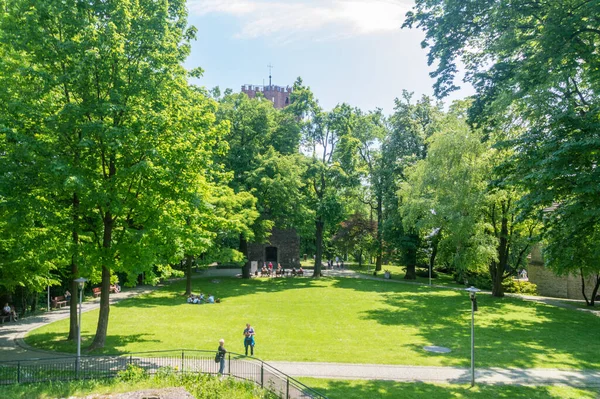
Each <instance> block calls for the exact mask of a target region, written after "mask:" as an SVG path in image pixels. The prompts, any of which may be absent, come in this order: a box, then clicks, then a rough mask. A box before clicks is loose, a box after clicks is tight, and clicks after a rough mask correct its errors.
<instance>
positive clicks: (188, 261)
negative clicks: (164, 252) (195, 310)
mask: <svg viewBox="0 0 600 399" xmlns="http://www.w3.org/2000/svg"><path fill="white" fill-rule="evenodd" d="M193 261H194V257H193V256H192V255H186V256H185V274H186V281H185V295H191V294H192V263H193Z"/></svg>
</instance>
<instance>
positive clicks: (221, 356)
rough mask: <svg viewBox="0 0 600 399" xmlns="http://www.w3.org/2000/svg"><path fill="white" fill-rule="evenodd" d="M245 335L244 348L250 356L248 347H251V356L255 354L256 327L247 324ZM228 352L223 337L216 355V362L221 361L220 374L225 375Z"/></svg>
mask: <svg viewBox="0 0 600 399" xmlns="http://www.w3.org/2000/svg"><path fill="white" fill-rule="evenodd" d="M243 335H244V348H245V349H246V356H248V348H250V356H254V345H255V344H256V342H255V340H254V336H255V335H256V332H255V331H254V328H252V326H251V325H250V323H247V324H246V328H245V329H244V332H243ZM226 354H227V349H225V340H224V339H223V338H221V339H220V340H219V348H218V349H217V354H216V355H215V362H216V363H219V374H221V375H223V372H224V371H225V355H226Z"/></svg>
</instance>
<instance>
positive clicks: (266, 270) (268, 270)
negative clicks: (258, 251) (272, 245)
mask: <svg viewBox="0 0 600 399" xmlns="http://www.w3.org/2000/svg"><path fill="white" fill-rule="evenodd" d="M291 273H292V276H303V275H304V270H303V269H302V266H300V269H298V270H296V268H295V267H292V272H291ZM256 275H257V276H258V270H257V271H256ZM260 275H261V276H272V275H273V263H272V262H269V264H268V265H267V262H264V263H263V267H262V268H261V269H260ZM275 276H285V269H284V268H283V267H281V263H278V264H277V269H276V270H275Z"/></svg>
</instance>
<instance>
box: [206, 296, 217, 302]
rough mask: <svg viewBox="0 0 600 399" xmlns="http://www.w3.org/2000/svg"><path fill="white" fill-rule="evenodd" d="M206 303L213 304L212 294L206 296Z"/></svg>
mask: <svg viewBox="0 0 600 399" xmlns="http://www.w3.org/2000/svg"><path fill="white" fill-rule="evenodd" d="M206 303H215V297H214V296H212V294H208V299H207V300H206Z"/></svg>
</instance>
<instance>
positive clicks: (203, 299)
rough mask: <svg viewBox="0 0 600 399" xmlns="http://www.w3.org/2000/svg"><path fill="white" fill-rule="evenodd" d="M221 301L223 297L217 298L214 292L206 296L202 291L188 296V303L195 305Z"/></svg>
mask: <svg viewBox="0 0 600 399" xmlns="http://www.w3.org/2000/svg"><path fill="white" fill-rule="evenodd" d="M220 302H221V299H219V298H215V297H214V295H212V294H207V295H206V296H205V295H204V294H202V293H201V294H200V295H194V294H190V295H189V296H188V298H187V303H192V304H194V305H196V304H203V303H220Z"/></svg>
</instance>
